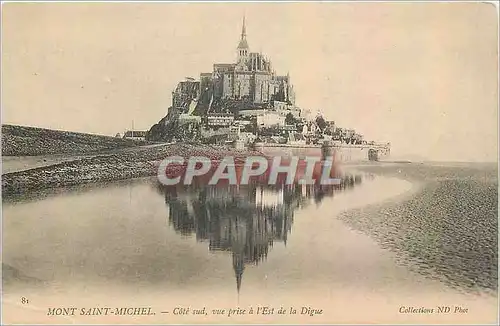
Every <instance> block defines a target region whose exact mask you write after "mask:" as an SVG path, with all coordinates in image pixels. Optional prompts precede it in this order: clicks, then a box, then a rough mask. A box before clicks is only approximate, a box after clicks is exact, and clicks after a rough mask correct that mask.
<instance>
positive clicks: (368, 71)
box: [1, 2, 498, 161]
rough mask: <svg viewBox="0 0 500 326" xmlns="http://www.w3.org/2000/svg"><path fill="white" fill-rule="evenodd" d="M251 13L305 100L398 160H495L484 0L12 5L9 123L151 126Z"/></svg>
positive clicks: (489, 9) (263, 42)
mask: <svg viewBox="0 0 500 326" xmlns="http://www.w3.org/2000/svg"><path fill="white" fill-rule="evenodd" d="M243 16H245V17H246V23H247V39H248V43H249V46H250V50H251V51H255V52H262V53H264V54H265V55H267V56H268V57H269V58H270V59H271V61H272V63H273V67H274V68H275V69H276V72H277V73H278V74H282V75H285V74H286V73H290V76H291V81H292V83H293V84H294V87H295V91H296V93H297V104H298V105H299V106H301V107H304V108H308V109H311V111H312V112H317V111H318V110H320V111H321V112H322V113H323V114H324V115H325V116H326V117H327V118H328V119H331V120H335V121H336V124H337V125H338V126H340V127H346V128H353V129H356V131H357V132H360V133H362V134H364V136H365V138H366V139H368V140H375V141H388V142H391V146H392V153H393V154H394V155H395V156H401V157H419V158H423V159H429V160H442V161H497V153H498V43H497V40H498V34H497V30H498V27H497V26H498V18H497V12H496V8H495V7H494V6H493V5H491V4H488V3H409V2H401V3H373V2H372V3H325V2H312V3H230V4H228V3H4V4H3V5H2V99H1V101H2V102H1V103H2V123H6V124H7V123H8V124H19V125H30V126H38V127H45V128H53V129H62V130H71V131H80V132H90V133H98V134H105V135H113V136H114V135H115V134H116V133H118V132H119V133H122V132H123V131H124V130H126V129H130V128H132V123H133V124H134V128H135V129H137V130H147V129H149V128H150V127H151V126H152V125H153V124H154V123H156V122H158V121H159V120H160V119H161V118H162V117H163V116H164V115H165V114H166V112H167V109H168V107H169V106H170V104H171V92H172V91H173V90H174V88H175V86H176V85H177V83H178V82H179V81H181V80H183V79H184V78H185V77H187V76H190V77H199V73H200V72H211V71H212V66H213V63H231V62H234V61H235V58H236V46H237V45H238V41H239V38H240V33H241V23H242V18H243ZM132 121H133V122H132Z"/></svg>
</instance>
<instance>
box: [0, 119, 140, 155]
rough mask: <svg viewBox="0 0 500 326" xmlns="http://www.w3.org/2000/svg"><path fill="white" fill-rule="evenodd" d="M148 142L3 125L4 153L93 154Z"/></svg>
mask: <svg viewBox="0 0 500 326" xmlns="http://www.w3.org/2000/svg"><path fill="white" fill-rule="evenodd" d="M145 144H147V142H145V141H138V140H130V139H123V138H116V137H109V136H101V135H93V134H84V133H77V132H69V131H61V130H50V129H43V128H34V127H26V126H14V125H2V155H3V156H35V155H49V154H78V155H82V154H93V153H99V152H102V151H110V150H115V149H122V148H128V147H135V146H139V145H145Z"/></svg>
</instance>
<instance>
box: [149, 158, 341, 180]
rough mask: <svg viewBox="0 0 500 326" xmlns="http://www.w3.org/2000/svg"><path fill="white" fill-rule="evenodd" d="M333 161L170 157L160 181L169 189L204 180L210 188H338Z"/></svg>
mask: <svg viewBox="0 0 500 326" xmlns="http://www.w3.org/2000/svg"><path fill="white" fill-rule="evenodd" d="M334 166H335V165H334V160H333V157H329V158H326V159H324V160H322V159H321V158H320V157H316V156H309V157H305V158H299V157H294V156H291V157H280V156H277V157H274V158H268V157H264V156H248V157H246V158H245V159H240V158H237V159H236V160H235V158H234V157H233V156H227V157H224V158H223V159H221V160H211V159H209V158H207V157H204V156H193V157H190V158H189V159H187V160H186V159H185V158H183V157H181V156H171V157H167V158H165V159H164V160H162V161H161V163H160V165H159V167H158V180H159V181H160V183H162V184H163V185H166V186H171V185H178V184H184V185H190V184H192V183H193V180H195V179H200V178H201V179H203V180H205V181H206V182H207V183H208V184H209V185H216V184H219V183H220V182H227V183H228V184H230V185H247V184H249V183H250V182H251V181H255V180H258V181H260V182H263V181H265V182H267V183H268V184H270V185H271V184H277V183H285V184H294V183H295V182H298V183H299V184H304V185H311V184H318V183H319V184H321V185H338V184H340V180H341V179H339V178H336V177H335V169H334Z"/></svg>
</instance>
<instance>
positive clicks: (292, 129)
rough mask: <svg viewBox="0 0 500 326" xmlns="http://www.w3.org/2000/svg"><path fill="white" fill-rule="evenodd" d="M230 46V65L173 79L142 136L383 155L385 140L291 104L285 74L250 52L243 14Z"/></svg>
mask: <svg viewBox="0 0 500 326" xmlns="http://www.w3.org/2000/svg"><path fill="white" fill-rule="evenodd" d="M235 49H236V51H235V62H234V63H215V64H214V65H213V71H212V72H202V73H201V74H200V76H199V80H195V79H194V78H191V77H187V78H186V80H184V81H181V82H179V84H178V85H177V88H176V89H175V90H174V91H173V92H172V106H171V107H170V108H169V110H168V114H167V115H166V116H165V117H164V118H163V119H161V120H160V122H158V123H157V124H156V125H154V126H153V127H152V128H151V129H150V130H149V132H147V133H146V134H145V137H146V139H149V140H153V141H179V140H180V141H198V142H202V143H206V144H234V146H235V147H238V146H245V145H246V146H250V145H252V144H255V143H261V144H260V145H268V146H272V147H273V148H274V149H276V148H279V147H280V146H279V145H280V144H281V145H288V146H284V148H294V147H297V148H304V147H309V146H303V145H311V146H310V147H311V148H314V147H315V146H314V145H318V144H323V143H324V142H325V141H332V145H333V146H334V147H335V149H336V150H338V152H339V153H338V154H340V155H338V157H337V158H338V159H341V160H363V159H364V160H368V159H370V160H376V159H378V158H379V156H386V155H388V154H389V152H390V144H389V143H380V144H379V143H376V142H374V141H368V140H365V139H364V137H363V135H362V134H360V133H357V132H356V131H355V130H354V129H350V128H345V127H340V126H337V125H336V124H335V121H329V120H326V119H325V118H324V117H323V116H322V115H321V114H320V113H319V112H318V113H316V114H313V113H312V110H311V109H307V108H301V107H299V106H297V105H296V101H295V97H296V90H295V88H294V86H293V84H292V79H291V76H290V74H289V73H287V74H285V75H280V74H278V73H277V72H276V71H275V70H274V68H273V65H272V62H271V59H270V58H268V57H267V56H266V55H265V54H263V53H259V52H252V51H251V48H250V45H249V41H248V40H247V30H246V21H245V18H243V21H242V26H241V35H240V40H239V42H238V44H237V46H236V48H235ZM270 144H272V145H270ZM264 147H265V146H264ZM261 148H262V147H261Z"/></svg>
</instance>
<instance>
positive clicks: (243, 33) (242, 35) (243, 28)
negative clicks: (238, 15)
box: [241, 15, 247, 40]
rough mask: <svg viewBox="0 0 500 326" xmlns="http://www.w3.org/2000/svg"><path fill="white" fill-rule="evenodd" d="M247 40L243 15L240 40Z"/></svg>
mask: <svg viewBox="0 0 500 326" xmlns="http://www.w3.org/2000/svg"><path fill="white" fill-rule="evenodd" d="M246 38H247V27H246V25H245V15H243V25H242V26H241V39H242V40H244V39H246Z"/></svg>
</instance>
